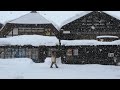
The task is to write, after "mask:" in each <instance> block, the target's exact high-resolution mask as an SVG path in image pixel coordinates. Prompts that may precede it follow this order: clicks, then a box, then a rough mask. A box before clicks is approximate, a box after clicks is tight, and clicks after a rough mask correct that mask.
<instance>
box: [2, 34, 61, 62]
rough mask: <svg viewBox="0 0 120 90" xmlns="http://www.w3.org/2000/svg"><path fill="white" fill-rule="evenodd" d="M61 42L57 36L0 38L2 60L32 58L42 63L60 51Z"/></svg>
mask: <svg viewBox="0 0 120 90" xmlns="http://www.w3.org/2000/svg"><path fill="white" fill-rule="evenodd" d="M58 45H59V40H58V39H57V38H56V37H55V36H41V35H21V36H14V37H9V38H0V58H3V59H5V58H6V59H8V58H31V59H32V60H33V61H34V62H36V63H42V62H44V60H45V59H46V57H51V52H52V50H58Z"/></svg>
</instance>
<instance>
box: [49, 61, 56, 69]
mask: <svg viewBox="0 0 120 90" xmlns="http://www.w3.org/2000/svg"><path fill="white" fill-rule="evenodd" d="M53 64H55V67H56V68H58V66H57V64H56V62H52V63H51V66H50V68H52V67H53Z"/></svg>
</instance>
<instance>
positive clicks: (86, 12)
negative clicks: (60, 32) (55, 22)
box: [60, 11, 92, 27]
mask: <svg viewBox="0 0 120 90" xmlns="http://www.w3.org/2000/svg"><path fill="white" fill-rule="evenodd" d="M91 12H92V11H83V12H80V13H78V14H76V15H75V16H73V17H71V18H69V19H67V20H66V21H64V22H63V23H62V24H61V26H60V27H62V26H64V25H66V24H68V23H70V22H72V21H74V20H76V19H78V18H80V17H82V16H84V15H86V14H89V13H91Z"/></svg>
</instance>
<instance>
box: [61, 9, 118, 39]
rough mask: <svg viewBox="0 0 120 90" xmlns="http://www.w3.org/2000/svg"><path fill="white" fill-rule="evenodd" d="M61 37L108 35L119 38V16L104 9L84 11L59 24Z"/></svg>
mask: <svg viewBox="0 0 120 90" xmlns="http://www.w3.org/2000/svg"><path fill="white" fill-rule="evenodd" d="M60 34H61V39H62V40H75V39H96V37H97V36H103V35H110V36H118V37H119V38H120V18H119V17H116V16H114V15H113V14H110V13H108V12H106V11H85V12H83V13H80V14H77V15H76V16H74V17H72V18H70V19H68V20H66V21H65V22H64V23H63V24H62V25H61V30H60Z"/></svg>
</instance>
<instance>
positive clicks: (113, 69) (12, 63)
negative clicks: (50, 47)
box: [0, 58, 120, 79]
mask: <svg viewBox="0 0 120 90" xmlns="http://www.w3.org/2000/svg"><path fill="white" fill-rule="evenodd" d="M59 60H60V59H59ZM58 66H59V68H55V67H54V68H49V67H50V58H47V59H46V61H45V63H34V62H32V60H31V59H28V58H20V59H0V79H120V66H112V65H97V64H89V65H68V64H61V63H60V61H59V62H58Z"/></svg>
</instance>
